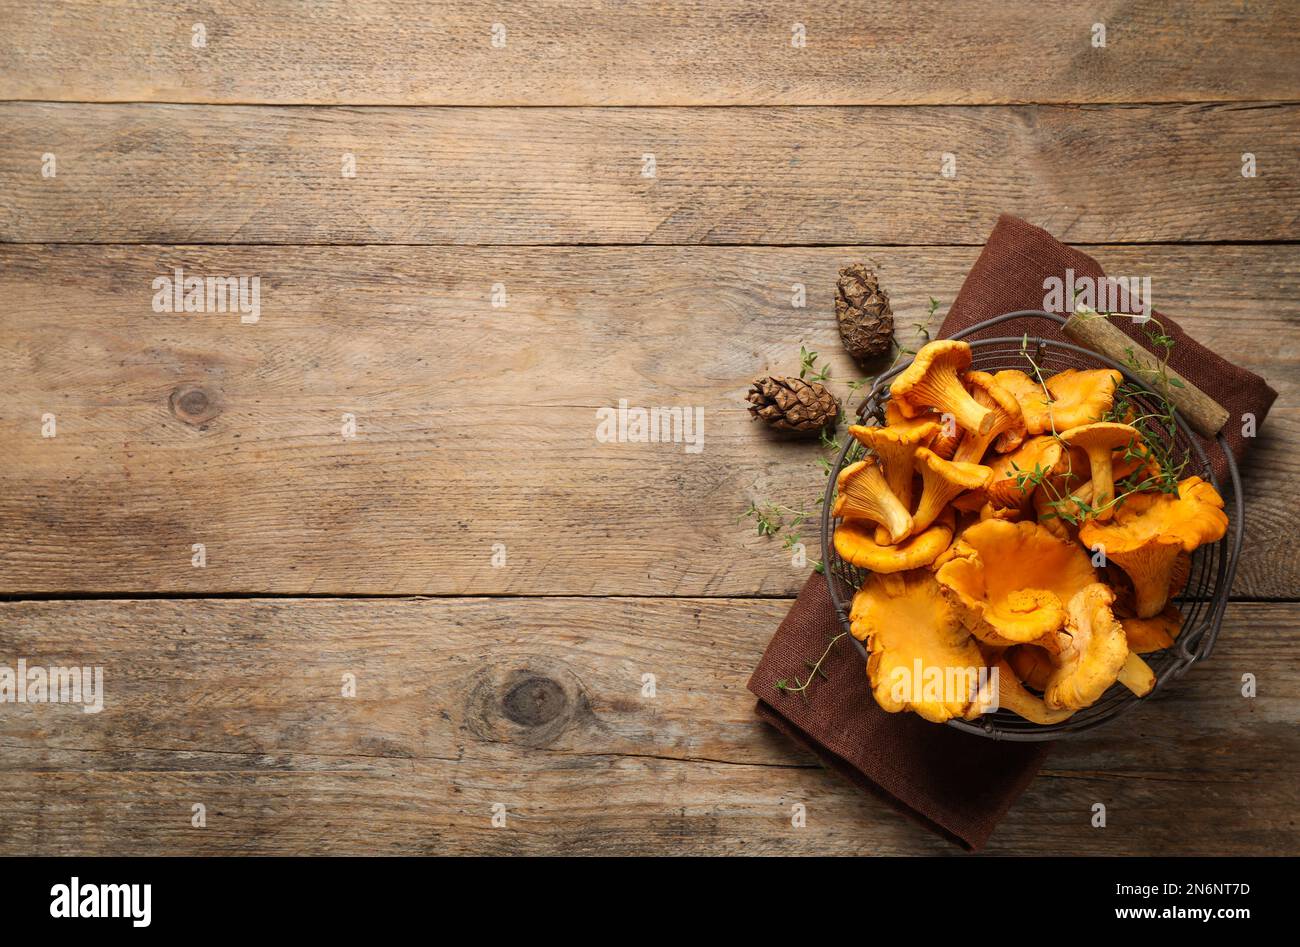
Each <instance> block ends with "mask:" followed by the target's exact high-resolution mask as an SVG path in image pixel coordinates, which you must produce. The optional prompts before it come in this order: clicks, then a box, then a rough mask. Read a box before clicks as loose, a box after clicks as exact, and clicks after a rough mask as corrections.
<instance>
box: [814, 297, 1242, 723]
mask: <svg viewBox="0 0 1300 947" xmlns="http://www.w3.org/2000/svg"><path fill="white" fill-rule="evenodd" d="M1013 319H1043V320H1048V321H1051V322H1053V323H1055V324H1057V325H1064V324H1065V321H1066V320H1065V319H1064V318H1063V317H1061V316H1058V315H1054V314H1052V313H1049V312H1043V311H1040V310H1022V311H1019V312H1009V313H1006V314H1004V315H1001V316H996V317H994V318H992V319H988V320H985V321H984V322H980V323H977V324H976V325H973V326H971V327H970V328H968V329H964V330H963V331H961V332H958V333H956V334H954V335H952V336H951V337H950V338H953V339H964V338H966V337H968V336H971V335H974V334H976V333H980V332H983V331H984V330H986V329H990V328H992V327H994V326H997V325H1000V324H1002V323H1004V322H1008V321H1010V320H1013ZM968 344H969V345H970V347H971V356H972V364H971V367H972V368H973V369H978V370H979V371H985V372H989V373H993V372H998V371H1002V370H1003V369H1011V368H1017V369H1020V370H1022V371H1024V370H1026V369H1027V368H1028V362H1027V361H1026V359H1025V354H1024V351H1025V350H1026V349H1027V350H1028V351H1029V353H1030V354H1032V356H1033V359H1034V361H1035V362H1037V364H1038V365H1039V367H1040V368H1041V369H1042V370H1043V373H1044V374H1045V375H1046V374H1054V373H1056V372H1059V371H1063V370H1064V369H1067V368H1077V369H1090V368H1113V369H1116V370H1118V371H1119V372H1121V373H1122V374H1123V376H1124V380H1125V381H1126V382H1127V383H1129V385H1130V386H1132V387H1134V388H1137V389H1140V393H1138V394H1136V395H1134V396H1133V397H1132V399H1131V400H1132V401H1133V403H1134V405H1135V406H1136V407H1137V408H1138V410H1139V411H1141V410H1142V409H1143V408H1147V407H1156V406H1159V407H1160V408H1161V409H1163V408H1164V403H1163V401H1161V400H1160V399H1159V398H1158V396H1157V395H1156V394H1155V393H1154V392H1152V391H1151V389H1150V388H1149V387H1147V386H1146V385H1145V384H1144V383H1143V382H1142V380H1141V379H1139V378H1138V377H1136V376H1135V375H1134V374H1133V373H1132V372H1130V371H1129V370H1128V369H1127V368H1126V367H1125V366H1123V365H1119V364H1117V363H1116V362H1114V361H1112V360H1111V359H1109V358H1107V357H1106V356H1104V355H1100V354H1098V353H1096V352H1093V351H1092V350H1090V349H1086V348H1082V347H1080V346H1078V345H1073V344H1071V343H1069V342H1056V341H1052V340H1049V339H1043V338H1038V337H1034V336H1025V335H1019V336H1006V337H1000V338H987V339H977V340H974V341H971V342H969V343H968ZM910 364H911V362H910V361H909V362H907V363H904V364H902V365H899V366H897V367H895V368H894V369H892V370H891V371H889V372H887V373H886V374H884V375H882V376H880V378H878V379H877V380H876V383H875V386H874V387H873V388H872V389H871V391H870V392H869V393H868V394H867V396H866V399H865V400H864V401H863V403H862V406H861V407H860V408H859V409H858V418H859V421H860V422H861V423H863V424H869V423H872V422H873V421H874V423H876V424H883V423H884V413H885V403H886V401H888V399H889V383H890V381H892V380H893V379H894V378H895V377H897V376H898V375H899V374H900V373H901V372H903V371H904V370H905V369H906V368H907V366H908V365H910ZM1174 419H1175V421H1176V424H1177V436H1176V437H1175V438H1174V439H1173V442H1172V443H1169V441H1168V438H1166V443H1165V446H1166V447H1169V448H1171V449H1172V450H1173V451H1174V453H1175V456H1180V457H1181V456H1183V455H1184V452H1186V456H1187V458H1188V462H1187V466H1186V468H1185V469H1184V471H1183V476H1184V477H1190V476H1200V477H1201V479H1203V480H1205V481H1206V482H1208V483H1211V484H1213V485H1214V488H1215V490H1217V491H1218V492H1219V495H1220V496H1224V497H1228V496H1229V495H1230V496H1231V500H1230V501H1229V503H1228V504H1225V506H1226V507H1227V508H1226V509H1225V510H1224V512H1225V513H1227V514H1228V519H1229V523H1228V530H1227V531H1226V532H1225V533H1224V536H1223V538H1222V539H1221V540H1219V541H1218V542H1216V543H1207V544H1205V545H1203V546H1201V547H1200V548H1198V549H1197V550H1195V551H1194V552H1193V553H1192V565H1191V570H1190V574H1189V575H1188V579H1187V585H1186V586H1185V587H1184V588H1183V590H1182V593H1181V594H1179V595H1176V596H1174V597H1173V602H1174V603H1175V604H1177V605H1178V606H1179V609H1180V610H1181V611H1182V614H1183V625H1182V631H1181V632H1180V633H1179V635H1178V639H1177V641H1176V642H1175V643H1174V646H1173V647H1170V648H1166V649H1165V650H1163V651H1157V652H1154V653H1152V654H1145V655H1143V659H1144V660H1145V661H1146V662H1147V664H1149V665H1150V666H1151V668H1152V670H1153V671H1155V674H1156V684H1155V688H1154V689H1153V690H1152V691H1151V693H1150V694H1148V695H1147V696H1146V697H1141V698H1139V697H1136V696H1135V695H1134V694H1133V692H1132V691H1130V690H1128V688H1126V687H1124V686H1123V685H1122V684H1118V683H1117V684H1114V685H1112V686H1111V687H1110V689H1109V690H1107V691H1106V693H1105V694H1103V695H1102V696H1101V698H1100V699H1099V700H1098V701H1097V702H1096V703H1094V704H1093V705H1092V706H1090V707H1086V708H1084V709H1083V710H1080V711H1078V712H1076V713H1075V714H1074V715H1073V716H1072V717H1070V718H1069V719H1067V720H1064V721H1062V722H1061V723H1056V724H1036V723H1031V722H1030V721H1028V720H1025V719H1024V718H1023V717H1020V716H1019V715H1017V714H1014V713H1012V712H1011V711H1009V710H998V711H996V712H994V713H989V714H984V715H983V716H982V717H979V718H977V719H975V720H956V719H954V720H949V721H948V726H951V727H956V728H957V729H958V730H964V731H966V732H967V733H974V734H978V735H980V736H983V737H988V738H990V739H994V740H1012V741H1018V742H1030V741H1036V740H1056V739H1060V738H1063V737H1069V736H1073V735H1075V734H1079V733H1083V732H1085V731H1087V730H1091V729H1092V728H1094V727H1098V726H1101V725H1102V724H1103V723H1106V722H1108V721H1110V720H1113V719H1115V718H1116V717H1118V716H1120V715H1121V714H1123V713H1125V712H1127V711H1128V710H1131V709H1132V708H1133V707H1134V706H1136V705H1137V704H1139V703H1140V702H1142V701H1144V700H1149V699H1151V697H1153V696H1154V695H1155V694H1156V693H1158V692H1159V691H1160V689H1161V688H1162V687H1164V686H1165V684H1166V683H1167V682H1168V681H1169V680H1171V679H1176V678H1180V677H1182V676H1183V675H1184V674H1186V673H1187V670H1188V669H1189V668H1190V667H1191V666H1192V665H1193V664H1195V663H1196V662H1197V661H1200V660H1202V659H1204V658H1208V657H1209V656H1210V653H1211V652H1212V651H1213V650H1214V641H1215V638H1217V637H1218V634H1219V626H1220V625H1221V624H1222V623H1223V612H1224V609H1225V608H1226V607H1227V604H1228V592H1229V590H1230V589H1231V588H1232V580H1233V576H1234V575H1235V574H1236V571H1237V557H1238V555H1239V553H1240V551H1241V538H1242V533H1243V531H1244V529H1245V511H1244V509H1243V501H1242V495H1241V480H1240V477H1239V475H1238V473H1237V465H1236V463H1235V462H1234V461H1233V457H1232V451H1231V450H1229V449H1228V444H1227V441H1226V440H1225V439H1224V437H1223V435H1222V434H1220V435H1219V436H1218V445H1219V448H1220V450H1222V452H1223V456H1224V458H1225V459H1226V461H1227V470H1228V477H1229V481H1230V485H1231V491H1230V492H1229V491H1225V489H1224V485H1223V484H1222V483H1221V482H1220V480H1219V478H1218V477H1217V476H1216V475H1215V473H1214V469H1213V466H1212V465H1211V463H1210V460H1209V457H1208V456H1206V453H1205V449H1204V447H1202V445H1201V441H1200V439H1199V438H1198V437H1197V436H1196V435H1195V434H1193V433H1192V431H1191V429H1190V428H1188V426H1187V424H1186V422H1184V421H1183V419H1182V417H1180V416H1179V415H1178V414H1177V412H1175V414H1174ZM866 453H867V451H866V449H865V448H864V447H863V446H862V445H861V444H860V443H859V442H858V441H857V440H855V439H853V438H849V439H848V444H846V445H845V447H844V449H843V450H842V451H841V452H840V456H839V459H838V460H837V461H836V463H835V466H834V468H833V469H832V470H831V474H830V477H829V482H828V483H827V486H826V497H825V501H824V503H823V504H822V561H823V562H824V563H825V564H826V566H825V571H826V583H827V585H828V586H829V587H830V593H831V601H832V602H833V603H834V606H835V612H836V615H837V616H838V618H839V620H840V625H841V626H842V627H843V628H844V630H845V631H846V632H847V631H849V630H850V629H849V605H850V603H851V601H852V599H853V595H854V593H855V592H856V591H857V589H858V588H859V587H861V585H862V583H863V582H864V581H865V579H866V574H867V573H866V572H865V571H864V570H862V569H860V568H858V567H857V566H854V565H851V564H850V563H848V562H846V561H845V560H844V559H842V558H841V557H840V556H839V554H838V553H837V552H836V551H835V544H834V543H833V542H832V541H831V538H832V535H833V533H834V529H835V527H836V525H838V523H839V518H838V517H833V516H832V515H831V510H832V509H833V507H834V501H835V480H836V477H838V476H839V473H840V471H841V470H842V469H843V468H844V467H845V466H846V465H848V464H851V463H854V462H856V461H858V460H861V459H862V458H863V457H864V456H865V455H866ZM849 640H850V641H852V642H853V645H854V647H856V648H857V649H858V651H859V653H860V654H861V655H862V657H863V658H864V659H865V658H866V657H867V650H866V647H865V646H864V645H863V643H862V642H861V641H859V640H858V639H857V638H855V637H853V636H852V635H850V636H849Z"/></svg>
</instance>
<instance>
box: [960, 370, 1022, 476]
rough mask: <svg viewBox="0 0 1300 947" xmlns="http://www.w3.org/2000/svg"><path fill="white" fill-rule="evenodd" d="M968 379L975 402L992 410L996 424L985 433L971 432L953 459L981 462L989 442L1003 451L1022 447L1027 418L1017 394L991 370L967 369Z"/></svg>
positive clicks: (963, 439) (962, 441) (963, 440)
mask: <svg viewBox="0 0 1300 947" xmlns="http://www.w3.org/2000/svg"><path fill="white" fill-rule="evenodd" d="M966 382H967V384H969V385H970V386H971V389H972V390H971V397H973V398H974V399H975V401H976V403H978V404H980V405H983V406H984V407H986V408H988V409H989V410H991V411H992V412H993V424H992V426H991V427H990V428H989V429H988V430H987V431H985V432H983V433H980V432H977V431H968V432H967V433H966V436H965V437H963V438H962V439H961V443H960V444H958V445H957V453H955V454H954V455H953V458H952V459H953V460H959V461H965V462H967V463H972V464H978V463H979V462H980V461H981V460H983V458H984V452H985V451H987V450H988V449H989V445H990V444H993V446H994V448H995V449H996V450H997V451H998V452H999V453H1003V454H1005V453H1006V452H1007V451H1009V450H1015V449H1016V448H1017V447H1019V446H1020V442H1021V441H1023V440H1024V439H1025V418H1024V415H1023V414H1022V412H1021V410H1020V403H1019V402H1018V401H1016V399H1015V396H1014V395H1012V394H1011V392H1009V391H1007V390H1006V389H1005V388H1003V387H1002V386H1001V385H999V384H997V383H996V382H994V380H993V376H992V375H990V374H989V373H988V372H967V373H966ZM995 438H996V443H995V441H994V439H995Z"/></svg>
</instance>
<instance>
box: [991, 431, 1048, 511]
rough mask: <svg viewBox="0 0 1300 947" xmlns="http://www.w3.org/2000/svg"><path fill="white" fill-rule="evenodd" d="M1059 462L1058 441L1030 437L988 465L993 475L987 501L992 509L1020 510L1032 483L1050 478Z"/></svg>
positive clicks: (1031, 487) (1032, 487)
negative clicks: (1013, 507) (1013, 508)
mask: <svg viewBox="0 0 1300 947" xmlns="http://www.w3.org/2000/svg"><path fill="white" fill-rule="evenodd" d="M1060 460H1061V442H1060V441H1058V440H1057V439H1056V438H1054V437H1050V436H1045V437H1031V438H1030V439H1029V440H1027V441H1025V442H1024V443H1023V444H1021V445H1020V446H1019V447H1018V448H1016V449H1015V450H1014V451H1012V452H1011V453H1009V454H1003V455H1001V456H1000V457H998V458H996V459H995V460H993V461H992V463H990V464H989V468H990V469H991V470H992V471H993V476H992V478H991V479H990V480H989V485H988V487H987V493H988V499H989V502H990V503H992V504H993V505H994V506H996V507H1001V508H1005V507H1012V506H1016V507H1023V506H1024V505H1025V503H1026V501H1027V500H1028V499H1029V494H1030V493H1031V492H1032V491H1033V489H1034V484H1035V483H1036V482H1040V481H1042V480H1043V479H1045V478H1046V477H1048V476H1050V475H1051V473H1052V471H1053V470H1054V469H1055V468H1056V465H1057V464H1058V463H1060Z"/></svg>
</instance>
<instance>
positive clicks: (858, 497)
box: [831, 460, 912, 542]
mask: <svg viewBox="0 0 1300 947" xmlns="http://www.w3.org/2000/svg"><path fill="white" fill-rule="evenodd" d="M836 488H837V489H838V491H839V496H838V497H837V498H836V500H835V506H834V508H833V509H832V510H831V513H832V515H834V516H842V517H849V518H853V517H857V518H860V519H868V520H872V521H874V522H876V523H879V524H880V525H881V526H883V527H885V529H887V530H888V531H889V538H890V539H891V540H892V541H893V542H898V541H899V540H901V539H903V538H904V537H906V536H907V535H908V534H909V533H911V532H912V516H911V514H910V513H908V512H907V507H905V506H903V504H902V503H900V502H898V497H896V496H894V493H893V491H892V490H890V489H889V485H888V484H887V483H886V482H885V477H884V474H882V473H881V471H880V466H879V465H878V464H877V463H875V461H874V460H870V461H859V462H858V463H856V464H850V465H849V466H848V467H845V468H844V470H842V471H841V472H840V475H839V478H838V479H837V482H836Z"/></svg>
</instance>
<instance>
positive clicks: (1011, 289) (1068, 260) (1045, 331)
mask: <svg viewBox="0 0 1300 947" xmlns="http://www.w3.org/2000/svg"><path fill="white" fill-rule="evenodd" d="M1067 269H1071V270H1073V271H1074V274H1075V278H1076V279H1077V278H1078V277H1080V276H1087V277H1091V278H1093V279H1097V278H1099V277H1102V276H1105V275H1106V274H1105V272H1104V271H1103V270H1102V268H1101V267H1100V266H1099V265H1098V264H1097V261H1096V260H1094V259H1093V258H1092V257H1090V256H1088V255H1087V254H1086V253H1080V252H1079V251H1078V250H1075V249H1073V248H1072V247H1067V246H1066V245H1065V244H1063V243H1061V242H1060V241H1059V240H1057V239H1056V238H1055V237H1053V236H1052V235H1051V234H1049V233H1048V232H1047V231H1046V230H1043V229H1041V228H1039V227H1035V226H1034V225H1033V224H1030V223H1026V222H1025V221H1023V220H1021V219H1020V218H1018V217H1010V216H1007V215H1005V214H1004V215H1003V216H1002V217H999V218H998V223H997V226H996V227H994V228H993V233H992V234H990V235H989V239H988V242H987V243H986V244H985V245H984V251H983V252H982V253H981V254H980V257H979V259H978V260H976V261H975V266H973V267H972V268H971V271H970V273H968V274H967V275H966V282H964V283H963V284H962V287H961V292H959V293H958V294H957V299H956V301H955V302H954V303H953V304H952V308H951V309H950V310H948V316H947V318H946V319H944V320H943V325H942V326H940V327H939V335H940V337H943V338H946V337H947V336H950V335H952V334H953V333H954V332H959V331H961V330H962V329H965V328H967V327H968V326H973V325H974V324H975V323H977V322H983V321H984V320H985V319H992V318H993V317H994V316H1000V315H1002V314H1003V313H1004V312H1015V311H1016V310H1018V309H1042V308H1043V296H1044V294H1045V293H1046V290H1045V289H1044V288H1043V280H1044V279H1046V278H1047V277H1049V276H1055V277H1057V278H1058V279H1064V278H1065V271H1066V270H1067ZM1153 295H1155V294H1153ZM1068 314H1069V313H1068V312H1064V311H1063V312H1061V313H1060V315H1063V316H1064V315H1068ZM1152 316H1153V317H1154V318H1155V319H1156V320H1158V321H1159V322H1160V324H1161V325H1162V326H1163V327H1164V330H1165V332H1166V333H1167V334H1168V335H1169V336H1170V337H1172V338H1173V340H1174V347H1173V350H1172V352H1171V353H1170V356H1169V365H1170V367H1172V368H1173V369H1175V370H1176V371H1178V372H1179V373H1180V374H1181V375H1183V377H1185V378H1187V379H1188V380H1190V381H1191V382H1193V383H1194V384H1195V385H1196V386H1197V387H1198V388H1200V389H1201V390H1202V391H1204V392H1205V393H1206V394H1207V395H1209V396H1210V397H1211V398H1213V399H1214V400H1215V401H1217V402H1219V404H1221V405H1223V406H1224V407H1225V408H1227V409H1228V423H1227V424H1225V425H1224V426H1223V435H1224V438H1225V439H1226V440H1227V442H1228V446H1229V448H1231V450H1232V453H1233V455H1234V456H1235V457H1236V458H1237V460H1241V458H1242V455H1243V454H1244V453H1245V450H1246V446H1247V445H1246V441H1247V439H1246V438H1244V437H1242V435H1241V427H1242V420H1243V418H1242V416H1243V415H1245V414H1247V413H1250V414H1253V415H1254V416H1255V424H1256V427H1257V428H1258V427H1259V426H1260V425H1262V424H1263V422H1264V416H1265V415H1266V414H1268V409H1269V408H1270V407H1272V405H1273V401H1274V399H1276V398H1277V392H1276V391H1274V390H1273V389H1272V388H1270V387H1269V386H1268V385H1267V384H1266V383H1265V381H1264V379H1262V378H1260V377H1259V376H1258V375H1256V374H1255V373H1254V372H1250V371H1247V370H1246V369H1244V368H1241V367H1239V366H1237V365H1233V364H1232V363H1231V362H1229V361H1227V360H1226V359H1224V358H1223V357H1222V356H1219V355H1216V354H1215V353H1214V352H1211V351H1210V350H1209V349H1207V348H1206V347H1205V346H1204V345H1201V343H1199V342H1197V341H1196V340H1195V339H1193V338H1191V337H1190V336H1188V335H1187V333H1186V332H1184V331H1183V330H1182V328H1180V327H1179V325H1178V323H1176V322H1174V321H1173V320H1172V319H1170V318H1169V317H1168V316H1165V315H1162V314H1161V313H1160V312H1158V311H1153V312H1152ZM1111 323H1112V324H1113V325H1114V326H1115V327H1116V328H1117V329H1119V330H1120V331H1121V332H1123V333H1124V334H1125V335H1127V336H1129V337H1130V338H1131V339H1133V340H1134V341H1136V342H1139V343H1141V344H1142V345H1143V346H1144V347H1145V348H1146V349H1147V350H1148V351H1149V350H1150V349H1151V346H1150V345H1147V344H1146V334H1145V333H1146V329H1147V328H1150V325H1151V324H1150V323H1148V325H1147V327H1143V326H1141V325H1139V324H1137V323H1135V322H1133V320H1131V319H1123V318H1114V319H1112V320H1111ZM1024 332H1028V333H1029V334H1030V335H1038V336H1042V337H1043V338H1045V339H1051V340H1053V341H1056V342H1068V341H1070V340H1069V339H1067V338H1066V336H1065V334H1064V333H1062V332H1061V330H1060V327H1059V326H1057V325H1054V324H1052V323H1050V322H1048V321H1047V320H1045V319H1027V320H1025V322H1024V324H1023V325H1021V324H1020V323H1019V322H1016V323H1011V322H1004V323H1002V324H1001V325H997V326H994V327H993V328H991V329H985V330H983V331H981V332H976V333H975V334H973V335H968V336H965V338H966V340H967V341H973V340H975V339H979V338H995V337H998V336H1017V335H1021V334H1022V333H1024ZM1201 444H1202V446H1203V447H1205V451H1206V454H1207V455H1208V456H1209V458H1210V461H1211V463H1212V464H1213V465H1214V473H1215V475H1216V476H1217V477H1219V478H1220V479H1221V480H1222V479H1223V478H1225V477H1226V476H1227V466H1226V462H1225V460H1224V458H1223V453H1222V451H1220V450H1219V448H1218V446H1217V444H1213V443H1211V442H1209V441H1206V440H1204V439H1202V440H1201Z"/></svg>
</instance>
